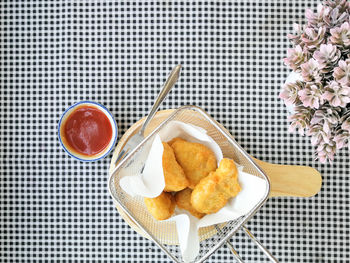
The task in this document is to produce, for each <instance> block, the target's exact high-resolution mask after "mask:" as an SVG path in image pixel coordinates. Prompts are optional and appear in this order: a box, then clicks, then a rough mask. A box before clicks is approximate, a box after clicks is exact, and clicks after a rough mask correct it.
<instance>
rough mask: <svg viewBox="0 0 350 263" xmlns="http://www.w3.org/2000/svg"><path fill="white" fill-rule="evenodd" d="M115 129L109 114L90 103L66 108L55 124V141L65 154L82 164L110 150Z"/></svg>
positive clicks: (114, 136) (100, 106)
mask: <svg viewBox="0 0 350 263" xmlns="http://www.w3.org/2000/svg"><path fill="white" fill-rule="evenodd" d="M116 130H117V128H116V124H115V121H114V119H113V117H112V115H111V114H110V112H109V111H108V110H107V109H106V108H104V107H103V106H102V105H100V104H97V103H94V102H82V103H77V104H75V105H73V106H72V107H70V108H69V109H68V110H67V111H66V112H65V113H64V114H63V116H62V118H61V120H60V123H59V138H60V142H61V144H62V146H63V148H64V149H65V151H66V152H67V153H68V154H70V155H71V156H73V157H75V158H77V159H79V160H82V161H94V160H97V159H100V158H102V157H104V156H105V155H106V154H108V152H109V151H110V150H111V149H112V147H113V145H114V142H115V139H116V135H117V131H116Z"/></svg>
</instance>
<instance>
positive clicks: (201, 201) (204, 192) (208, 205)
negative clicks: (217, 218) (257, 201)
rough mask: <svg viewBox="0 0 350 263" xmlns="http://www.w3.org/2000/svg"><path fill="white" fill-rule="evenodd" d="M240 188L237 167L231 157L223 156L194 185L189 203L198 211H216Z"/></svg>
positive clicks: (209, 212) (208, 212) (210, 212)
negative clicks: (217, 164)
mask: <svg viewBox="0 0 350 263" xmlns="http://www.w3.org/2000/svg"><path fill="white" fill-rule="evenodd" d="M240 190H241V187H240V185H239V183H238V170H237V167H236V165H235V163H234V162H233V161H232V160H231V159H227V158H224V159H222V160H221V162H220V165H219V168H218V169H217V170H216V171H215V172H212V173H210V174H209V175H208V176H207V177H205V178H203V179H202V180H201V181H200V182H199V184H197V185H196V187H195V188H194V190H193V192H192V195H191V204H192V206H193V207H194V209H196V210H197V211H198V212H201V213H206V214H212V213H216V212H217V211H219V210H220V209H221V208H223V207H224V206H225V205H226V203H227V201H228V200H229V199H230V198H231V197H234V196H236V195H237V194H238V193H239V191H240Z"/></svg>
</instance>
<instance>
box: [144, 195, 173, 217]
mask: <svg viewBox="0 0 350 263" xmlns="http://www.w3.org/2000/svg"><path fill="white" fill-rule="evenodd" d="M144 201H145V204H146V207H147V209H148V211H149V212H150V213H151V215H152V216H153V217H154V218H155V219H157V220H165V219H168V218H170V217H171V216H172V214H173V213H174V210H175V200H174V197H173V196H172V194H170V193H165V192H162V193H161V194H160V195H159V196H157V197H155V198H147V197H145V198H144Z"/></svg>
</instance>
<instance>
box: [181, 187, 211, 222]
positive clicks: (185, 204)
mask: <svg viewBox="0 0 350 263" xmlns="http://www.w3.org/2000/svg"><path fill="white" fill-rule="evenodd" d="M191 194H192V190H191V189H190V188H186V189H184V190H182V191H180V192H177V193H176V194H175V202H176V204H177V206H178V207H180V208H182V209H185V210H187V211H189V212H190V213H191V214H192V215H193V216H195V217H197V218H202V217H203V216H205V214H203V213H199V212H198V211H197V210H196V209H194V208H193V206H192V204H191Z"/></svg>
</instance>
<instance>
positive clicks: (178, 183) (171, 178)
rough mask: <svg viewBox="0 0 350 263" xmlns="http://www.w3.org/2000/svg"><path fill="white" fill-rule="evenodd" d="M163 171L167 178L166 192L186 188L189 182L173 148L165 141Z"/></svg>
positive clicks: (165, 178)
mask: <svg viewBox="0 0 350 263" xmlns="http://www.w3.org/2000/svg"><path fill="white" fill-rule="evenodd" d="M163 147H164V152H163V173H164V180H165V188H164V191H165V192H172V191H174V192H177V191H181V190H182V189H185V188H186V187H187V186H188V184H189V182H188V180H187V177H186V175H185V173H184V171H183V169H182V167H181V166H180V165H179V164H178V163H177V161H176V159H175V154H174V151H173V149H172V148H171V147H170V146H169V145H168V144H167V143H165V142H163Z"/></svg>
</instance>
